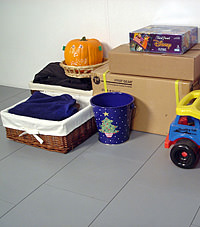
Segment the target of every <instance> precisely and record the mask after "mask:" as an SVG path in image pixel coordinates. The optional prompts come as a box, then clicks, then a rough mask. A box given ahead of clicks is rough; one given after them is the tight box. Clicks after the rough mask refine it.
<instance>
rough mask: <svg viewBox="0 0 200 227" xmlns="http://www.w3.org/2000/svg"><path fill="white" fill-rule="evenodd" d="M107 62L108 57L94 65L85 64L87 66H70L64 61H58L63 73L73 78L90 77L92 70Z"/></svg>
mask: <svg viewBox="0 0 200 227" xmlns="http://www.w3.org/2000/svg"><path fill="white" fill-rule="evenodd" d="M107 62H108V59H104V61H103V62H101V63H99V64H96V65H87V66H71V65H66V64H65V61H62V62H60V66H61V67H62V68H63V69H64V71H65V75H67V76H69V77H75V78H91V75H92V71H93V70H95V69H96V68H98V67H100V66H102V65H105V64H106V63H107Z"/></svg>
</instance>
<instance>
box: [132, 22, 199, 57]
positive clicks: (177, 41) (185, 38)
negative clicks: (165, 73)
mask: <svg viewBox="0 0 200 227" xmlns="http://www.w3.org/2000/svg"><path fill="white" fill-rule="evenodd" d="M129 36H130V50H131V51H140V52H153V53H170V54H171V53H173V54H183V53H184V52H186V51H187V50H189V49H190V48H191V47H192V46H194V45H195V44H196V43H197V42H198V28H197V27H194V26H172V25H149V26H147V27H144V28H141V29H138V30H136V31H133V32H130V33H129Z"/></svg>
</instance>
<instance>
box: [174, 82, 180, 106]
mask: <svg viewBox="0 0 200 227" xmlns="http://www.w3.org/2000/svg"><path fill="white" fill-rule="evenodd" d="M178 83H179V80H176V81H175V94H176V106H178V103H179V90H178Z"/></svg>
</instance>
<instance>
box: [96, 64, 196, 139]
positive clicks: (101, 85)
mask: <svg viewBox="0 0 200 227" xmlns="http://www.w3.org/2000/svg"><path fill="white" fill-rule="evenodd" d="M106 70H108V65H105V66H103V67H100V68H98V69H96V70H95V71H94V72H93V74H92V86H93V95H97V94H100V93H103V92H105V86H106V87H107V90H108V92H125V93H128V94H131V95H133V96H134V97H135V104H136V113H135V117H134V121H133V124H132V129H134V130H137V131H143V132H149V133H155V134H160V135H167V134H168V130H169V126H170V123H171V122H172V121H173V120H174V118H175V116H176V93H175V83H176V84H177V88H178V95H179V98H180V99H181V98H183V97H184V96H185V95H186V94H187V93H189V92H190V89H191V86H192V82H190V81H178V82H176V80H171V79H161V78H155V77H154V78H151V77H144V76H133V75H132V76H130V75H123V74H113V73H110V72H108V73H107V74H106V75H105V80H104V79H103V73H104V72H106Z"/></svg>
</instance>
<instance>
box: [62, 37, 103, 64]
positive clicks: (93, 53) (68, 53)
mask: <svg viewBox="0 0 200 227" xmlns="http://www.w3.org/2000/svg"><path fill="white" fill-rule="evenodd" d="M64 57H65V64H67V65H73V66H87V65H95V64H98V63H101V62H103V47H102V45H101V43H100V42H99V41H98V40H97V39H86V38H85V37H83V38H82V39H81V40H80V39H73V40H71V41H69V42H68V43H67V45H66V47H65V52H64Z"/></svg>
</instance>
